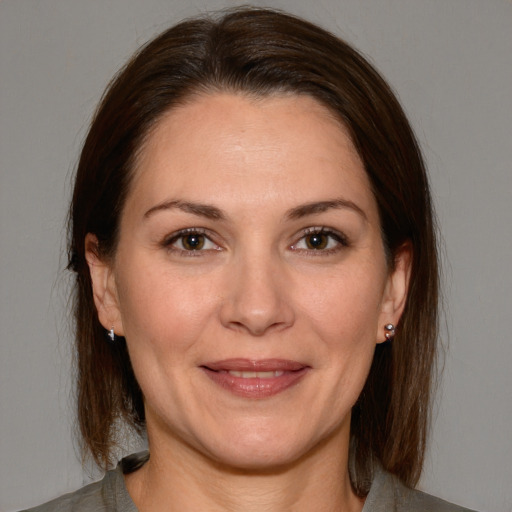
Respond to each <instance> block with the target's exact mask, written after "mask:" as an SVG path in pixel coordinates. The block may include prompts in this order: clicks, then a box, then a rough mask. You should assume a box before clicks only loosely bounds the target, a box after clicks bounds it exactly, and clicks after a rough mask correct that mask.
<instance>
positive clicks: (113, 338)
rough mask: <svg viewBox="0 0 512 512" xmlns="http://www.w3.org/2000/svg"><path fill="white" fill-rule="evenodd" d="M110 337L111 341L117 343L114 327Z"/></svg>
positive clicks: (109, 333)
mask: <svg viewBox="0 0 512 512" xmlns="http://www.w3.org/2000/svg"><path fill="white" fill-rule="evenodd" d="M108 337H109V338H110V341H115V339H116V333H115V332H114V326H112V329H110V331H108Z"/></svg>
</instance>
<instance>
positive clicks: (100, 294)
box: [85, 233, 124, 336]
mask: <svg viewBox="0 0 512 512" xmlns="http://www.w3.org/2000/svg"><path fill="white" fill-rule="evenodd" d="M85 259H86V260H87V264H88V266H89V272H90V275H91V282H92V293H93V297H94V304H95V305H96V310H97V311H98V319H99V321H100V323H101V325H103V327H105V329H106V330H107V331H110V329H112V328H114V332H115V333H116V334H117V335H118V336H124V331H123V324H122V321H121V313H120V309H119V301H118V297H117V288H116V282H115V276H114V272H113V269H112V266H111V264H110V263H108V262H107V261H105V260H104V259H101V258H100V255H99V248H98V239H97V238H96V235H93V234H92V233H87V235H86V237H85Z"/></svg>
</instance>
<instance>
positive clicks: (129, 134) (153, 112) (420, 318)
mask: <svg viewBox="0 0 512 512" xmlns="http://www.w3.org/2000/svg"><path fill="white" fill-rule="evenodd" d="M215 90H223V91H226V90H227V91H233V92H242V93H246V94H251V95H255V96H258V97H261V96H265V95H268V94H275V93H279V92H291V93H296V94H306V95H309V96H311V97H313V98H315V99H316V100H317V101H319V102H320V103H322V104H323V105H325V106H326V107H327V108H328V109H329V110H330V111H331V112H332V113H334V114H335V115H336V116H338V118H339V119H340V120H341V121H342V123H343V124H344V125H345V126H346V127H347V128H348V130H349V131H350V134H351V136H352V138H353V142H354V144H355V146H356V148H357V150H358V152H359V154H360V156H361V158H362V161H363V163H364V166H365V169H366V172H367V173H368V176H369V179H370V182H371V184H372V187H373V193H374V195H375V198H376V201H377V204H378V208H379V212H380V219H381V224H382V233H383V240H384V244H385V247H386V250H387V253H388V257H389V261H390V266H392V265H393V258H394V254H396V251H397V250H398V249H399V248H400V247H401V246H402V244H404V242H406V241H409V242H410V244H411V246H412V250H413V263H412V275H411V281H410V290H409V294H408V300H407V304H406V307H405V311H404V313H403V316H402V319H401V322H400V324H399V325H398V326H397V333H396V336H395V338H394V340H393V342H392V343H384V344H380V345H378V346H377V349H376V352H375V356H374V360H373V364H372V367H371V370H370V374H369V377H368V380H367V382H366V385H365V387H364V389H363V392H362V394H361V396H360V398H359V400H358V402H357V404H356V406H355V407H354V409H353V412H352V430H351V435H352V444H351V450H352V460H353V468H352V480H353V484H354V487H355V489H356V491H357V492H358V493H359V494H365V493H366V492H367V491H368V488H369V482H370V481H371V478H372V472H373V467H374V461H375V460H379V461H380V463H381V464H382V465H383V467H384V468H385V469H386V470H388V471H390V472H392V473H394V474H396V475H397V476H398V477H399V478H401V479H402V480H403V481H404V482H405V483H406V484H408V485H414V484H415V483H416V482H417V480H418V478H419V475H420V473H421V468H422V464H423V457H424V451H425V442H426V435H427V426H428V418H429V409H430V408H429V404H430V393H431V392H430V390H431V381H432V377H433V365H434V363H435V353H436V346H435V345H436V339H437V324H438V322H437V295H438V268H437V251H436V239H435V230H434V226H433V213H432V206H431V199H430V193H429V186H428V181H427V176H426V173H425V168H424V164H423V161H422V157H421V154H420V151H419V148H418V144H417V142H416V140H415V137H414V134H413V133H412V130H411V128H410V126H409V123H408V121H407V119H406V117H405V115H404V113H403V111H402V108H401V107H400V105H399V103H398V101H397V99H396V98H395V96H394V95H393V93H392V91H391V90H390V88H389V86H388V85H387V84H386V82H385V81H384V80H383V79H382V78H381V76H380V75H379V74H378V73H377V72H376V71H375V69H374V68H373V67H372V66H371V65H370V64H369V63H368V62H367V61H366V60H365V59H364V58H363V57H362V56H361V55H360V54H359V53H358V52H357V51H355V50H354V49H353V48H351V47H350V46H349V45H348V44H347V43H345V42H343V41H342V40H340V39H338V38H337V37H335V36H333V35H332V34H330V33H328V32H326V31H325V30H323V29H321V28H319V27H317V26H315V25H313V24H311V23H309V22H306V21H304V20H301V19H299V18H296V17H293V16H290V15H287V14H284V13H282V12H278V11H273V10H266V9H252V8H242V9H236V10H232V11H228V12H224V13H221V14H220V15H218V16H217V17H199V18H195V19H190V20H187V21H184V22H182V23H179V24H178V25H176V26H174V27H172V28H170V29H169V30H167V31H166V32H164V33H162V34H161V35H160V36H158V37H157V38H156V39H154V40H153V41H151V42H150V43H149V44H147V45H146V46H145V47H143V48H142V49H141V50H140V51H139V52H138V54H136V55H135V56H134V58H133V59H132V60H131V61H130V62H129V63H128V64H127V65H126V66H125V67H124V68H123V69H122V70H121V71H120V73H119V74H118V75H117V77H115V79H114V80H113V81H112V83H111V84H110V86H109V87H108V89H107V91H106V93H105V95H104V97H103V99H102V101H101V104H100V106H99V108H98V110H97V112H96V115H95V117H94V119H93V122H92V125H91V128H90V131H89V133H88V136H87V139H86V141H85V144H84V147H83V150H82V154H81V157H80V161H79V165H78V169H77V175H76V183H75V189H74V195H73V200H72V204H71V210H70V243H69V258H70V260H69V267H70V268H71V269H72V270H74V271H75V272H76V287H75V304H74V307H75V320H76V342H77V351H78V359H77V361H78V418H79V426H80V430H81V434H82V437H83V440H84V444H85V446H86V447H87V448H88V449H89V451H90V452H91V453H92V455H93V457H94V459H95V460H96V462H97V463H98V464H99V465H101V466H103V467H107V466H108V465H109V463H110V458H111V455H112V448H113V446H114V443H115V438H116V434H115V425H116V422H117V421H118V420H124V421H126V422H127V423H128V424H129V425H131V426H132V427H135V428H136V429H137V430H138V431H143V429H144V421H145V420H144V405H143V398H142V393H141V390H140V388H139V386H138V384H137V381H136V379H135V377H134V374H133V371H132V368H131V364H130V361H129V358H128V354H127V350H126V345H125V343H124V342H122V341H121V342H118V343H115V344H109V343H108V342H107V341H106V336H105V330H104V328H103V327H102V326H101V324H100V322H99V320H98V317H97V313H96V310H95V306H94V301H93V295H92V289H91V279H90V275H89V270H88V267H87V264H86V261H85V248H84V239H85V236H86V234H87V233H94V234H95V235H96V236H97V238H98V241H99V244H98V250H99V252H100V256H101V257H104V258H109V257H112V256H113V255H114V253H115V248H116V241H117V237H118V229H119V220H120V215H121V213H122V211H123V205H124V202H125V198H126V195H127V192H128V190H129V187H130V180H131V174H132V169H133V164H134V160H135V158H136V155H137V151H138V150H139V149H140V148H141V146H142V145H143V142H144V138H145V137H146V136H147V134H148V132H149V130H150V128H151V127H152V126H153V125H154V124H155V123H156V122H157V121H158V120H159V119H160V117H161V116H162V114H164V113H165V112H167V111H168V110H169V109H172V108H173V106H176V105H177V104H179V103H180V102H183V101H186V100H187V99H189V98H190V97H191V95H193V94H195V93H201V92H208V91H215Z"/></svg>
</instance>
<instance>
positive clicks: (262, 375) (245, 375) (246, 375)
mask: <svg viewBox="0 0 512 512" xmlns="http://www.w3.org/2000/svg"><path fill="white" fill-rule="evenodd" d="M228 373H229V374H230V375H232V376H233V377H241V378H242V379H271V378H273V377H281V375H283V374H284V372H283V371H275V372H237V371H235V370H230V371H229V372H228Z"/></svg>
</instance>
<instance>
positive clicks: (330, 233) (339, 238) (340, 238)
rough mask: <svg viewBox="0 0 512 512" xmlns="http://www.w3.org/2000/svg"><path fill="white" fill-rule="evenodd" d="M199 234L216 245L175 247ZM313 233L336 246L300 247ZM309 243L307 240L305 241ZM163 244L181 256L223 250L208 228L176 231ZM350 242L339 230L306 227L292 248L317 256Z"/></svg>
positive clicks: (329, 252) (345, 245) (331, 252)
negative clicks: (189, 247)
mask: <svg viewBox="0 0 512 512" xmlns="http://www.w3.org/2000/svg"><path fill="white" fill-rule="evenodd" d="M193 235H197V236H200V237H203V240H202V243H203V244H205V243H206V244H212V245H214V246H215V247H213V248H212V247H210V248H206V249H203V245H201V247H200V248H199V249H195V250H194V249H186V248H179V247H175V246H174V244H176V242H178V241H179V240H180V239H181V244H182V245H183V239H184V238H185V237H187V236H193ZM312 235H325V236H326V237H327V238H328V239H329V240H327V246H328V245H329V243H331V242H332V241H333V240H334V242H335V243H336V246H335V247H328V248H319V249H313V248H302V247H298V246H299V245H300V243H301V242H302V241H304V240H305V239H306V238H307V237H308V236H312ZM305 243H306V244H307V242H305ZM162 245H163V246H164V247H165V248H167V250H169V251H170V252H174V253H176V254H178V255H180V256H189V257H190V256H192V257H197V256H201V253H204V252H206V251H208V252H210V251H219V250H221V247H220V246H218V245H217V244H216V243H215V242H214V241H213V240H212V238H211V236H209V232H208V231H207V230H206V229H203V228H187V229H182V230H180V231H178V232H176V233H173V234H172V235H170V236H169V237H168V238H166V239H165V240H164V241H163V243H162ZM348 246H349V242H348V240H347V237H346V236H345V235H344V234H343V233H340V232H339V231H335V230H333V229H329V228H325V227H311V228H306V229H304V230H303V231H302V234H301V236H300V238H299V239H298V240H297V241H296V242H294V243H293V244H292V245H291V246H290V248H291V249H292V250H293V251H300V252H304V253H306V254H309V255H315V256H326V255H329V254H333V253H336V252H338V251H339V250H341V248H342V247H348Z"/></svg>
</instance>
